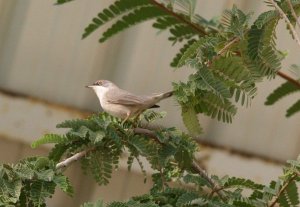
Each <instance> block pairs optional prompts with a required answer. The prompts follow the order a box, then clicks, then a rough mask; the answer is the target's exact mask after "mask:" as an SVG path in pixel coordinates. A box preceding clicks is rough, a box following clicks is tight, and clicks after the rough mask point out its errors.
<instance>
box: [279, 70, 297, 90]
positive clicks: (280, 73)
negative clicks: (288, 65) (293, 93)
mask: <svg viewBox="0 0 300 207" xmlns="http://www.w3.org/2000/svg"><path fill="white" fill-rule="evenodd" d="M277 75H279V76H280V77H282V78H283V79H285V80H287V81H289V82H291V83H293V84H295V85H296V86H298V87H299V88H300V82H299V81H297V80H295V79H293V78H291V77H290V76H288V75H286V74H285V73H283V72H280V71H278V72H277Z"/></svg>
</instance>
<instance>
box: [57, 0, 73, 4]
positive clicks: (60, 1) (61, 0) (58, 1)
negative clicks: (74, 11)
mask: <svg viewBox="0 0 300 207" xmlns="http://www.w3.org/2000/svg"><path fill="white" fill-rule="evenodd" d="M71 1H74V0H57V2H56V5H60V4H65V3H68V2H71Z"/></svg>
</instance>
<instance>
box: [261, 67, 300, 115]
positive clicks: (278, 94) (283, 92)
mask: <svg viewBox="0 0 300 207" xmlns="http://www.w3.org/2000/svg"><path fill="white" fill-rule="evenodd" d="M290 69H291V72H293V73H294V74H295V76H296V77H297V78H298V82H299V80H300V67H299V66H298V65H291V67H290ZM299 83H300V82H299ZM299 91H300V88H299V86H298V85H296V84H295V83H292V82H289V81H286V82H285V83H283V84H282V85H280V86H279V87H277V88H276V89H275V90H274V91H273V92H272V93H271V94H270V95H269V96H268V97H267V100H266V102H265V104H266V105H273V104H275V103H276V102H278V101H279V100H280V99H282V98H283V97H285V96H288V95H291V94H293V93H295V92H299ZM299 111H300V100H298V101H296V103H294V104H293V105H292V106H290V107H289V108H288V109H287V111H286V117H290V116H292V115H294V114H295V113H297V112H299Z"/></svg>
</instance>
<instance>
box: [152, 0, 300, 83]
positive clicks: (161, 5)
mask: <svg viewBox="0 0 300 207" xmlns="http://www.w3.org/2000/svg"><path fill="white" fill-rule="evenodd" d="M150 2H151V3H152V4H153V5H155V6H157V7H159V8H160V9H162V10H163V11H165V12H166V13H168V14H170V15H172V16H174V17H175V18H177V19H178V20H180V21H182V22H183V23H185V24H187V25H190V26H191V27H192V28H193V29H194V30H196V31H197V32H199V34H201V35H207V32H206V31H205V30H204V29H202V28H201V27H199V26H198V25H196V24H194V23H192V22H191V21H189V20H187V19H185V18H184V17H182V16H180V15H178V14H177V13H175V12H173V11H171V10H170V9H168V8H166V7H165V6H164V5H163V4H161V3H158V2H157V1H155V0H150ZM271 2H272V3H274V4H273V5H274V6H275V8H276V7H277V8H279V7H278V5H277V4H276V3H275V2H274V1H273V0H272V1H271ZM279 9H280V8H279ZM280 10H281V9H280ZM281 11H282V10H281ZM282 12H283V11H282ZM283 15H284V16H285V17H286V15H285V14H284V12H283ZM284 16H283V17H284ZM286 18H287V17H286ZM287 20H288V19H287ZM288 22H289V23H290V21H289V20H288ZM289 25H291V23H290V24H289ZM291 26H292V27H291V28H294V27H293V25H291ZM291 30H292V29H291ZM292 31H293V36H295V35H294V33H295V34H296V36H295V39H296V38H297V39H296V41H297V43H298V44H299V46H300V40H299V37H298V36H297V33H296V31H295V29H293V30H292ZM239 40H240V39H239V38H238V37H235V38H233V39H232V40H231V41H230V42H228V44H226V45H225V46H224V48H222V49H221V50H220V51H219V52H218V55H222V54H223V53H224V52H226V50H228V49H229V48H230V47H231V46H232V45H233V44H234V43H236V42H238V41H239ZM277 74H278V75H279V76H280V77H282V78H283V79H286V80H287V81H290V82H292V83H293V84H295V85H297V86H298V87H300V83H299V82H298V81H297V80H295V79H293V78H291V77H289V76H288V75H286V74H284V73H282V72H278V73H277Z"/></svg>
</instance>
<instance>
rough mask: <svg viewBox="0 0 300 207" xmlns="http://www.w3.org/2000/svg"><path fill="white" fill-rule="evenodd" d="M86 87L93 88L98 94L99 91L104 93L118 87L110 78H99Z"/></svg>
mask: <svg viewBox="0 0 300 207" xmlns="http://www.w3.org/2000/svg"><path fill="white" fill-rule="evenodd" d="M86 87H87V88H91V89H93V90H94V91H95V92H96V94H97V95H98V93H104V92H106V91H108V90H109V89H112V88H116V87H117V86H116V85H115V84H114V83H112V82H110V81H108V80H97V81H95V82H94V83H93V84H92V85H88V86H86Z"/></svg>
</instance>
